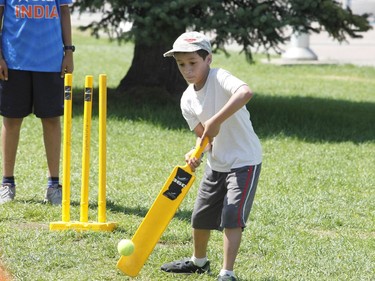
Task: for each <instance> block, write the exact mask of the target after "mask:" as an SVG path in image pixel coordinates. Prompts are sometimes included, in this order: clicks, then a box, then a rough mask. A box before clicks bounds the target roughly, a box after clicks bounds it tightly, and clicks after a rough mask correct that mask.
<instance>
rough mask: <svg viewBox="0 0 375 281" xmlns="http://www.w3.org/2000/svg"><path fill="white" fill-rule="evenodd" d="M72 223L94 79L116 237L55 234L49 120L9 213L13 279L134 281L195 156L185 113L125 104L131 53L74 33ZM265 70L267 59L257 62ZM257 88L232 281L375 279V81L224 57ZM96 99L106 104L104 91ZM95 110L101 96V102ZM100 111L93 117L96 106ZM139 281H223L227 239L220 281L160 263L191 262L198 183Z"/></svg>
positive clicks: (30, 144)
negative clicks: (157, 213) (144, 249)
mask: <svg viewBox="0 0 375 281" xmlns="http://www.w3.org/2000/svg"><path fill="white" fill-rule="evenodd" d="M74 38H75V40H74V41H75V44H76V47H77V51H76V53H75V74H74V85H75V87H74V90H73V95H74V97H75V101H74V113H73V129H72V130H73V140H72V169H71V175H72V177H71V186H72V190H71V193H72V207H71V219H72V220H79V200H80V184H81V150H82V126H83V124H82V115H83V114H82V109H83V106H82V103H81V100H82V93H83V85H84V76H85V75H86V74H92V75H94V79H95V87H97V82H98V75H99V74H100V73H106V74H107V75H108V86H109V97H108V118H107V148H108V151H107V219H108V221H114V222H117V223H118V227H117V229H116V230H115V231H114V232H111V233H101V232H99V233H98V232H75V231H63V232H51V231H49V229H48V227H49V223H50V222H53V221H59V220H61V208H60V207H55V206H50V205H43V204H42V203H41V202H42V199H43V196H44V186H45V182H46V163H45V154H44V148H43V144H42V132H41V125H40V121H39V120H37V118H35V117H33V116H30V117H28V118H26V119H25V120H24V124H23V127H22V131H21V140H20V144H19V150H18V155H17V165H16V179H17V185H18V189H17V197H16V200H15V201H14V202H11V203H9V204H6V205H2V206H0V258H1V261H2V264H3V266H4V267H5V268H6V269H7V270H8V271H9V272H10V273H11V274H12V276H13V279H14V280H130V278H127V277H125V276H124V275H122V274H121V273H120V272H119V271H118V270H117V269H116V262H117V260H118V258H119V255H118V253H117V249H116V246H117V243H118V241H119V240H120V239H122V238H131V237H132V235H133V234H134V232H135V230H136V229H137V227H138V225H139V224H140V223H141V221H142V218H143V217H144V215H145V214H146V212H147V210H148V208H149V207H150V205H151V203H152V202H153V200H154V199H155V197H156V195H157V194H158V192H159V190H160V188H161V187H162V185H163V183H164V181H165V180H166V178H167V176H168V175H169V173H170V172H171V170H172V168H173V167H174V166H175V165H177V164H183V162H184V161H183V156H184V154H185V152H186V151H188V150H189V149H190V147H191V146H192V145H193V144H194V136H193V134H192V133H191V132H190V131H189V130H188V127H187V125H186V124H185V121H184V120H183V118H182V117H181V114H180V110H179V107H178V104H176V105H173V104H170V105H165V106H160V105H156V104H155V105H153V104H149V105H146V104H145V105H141V104H136V103H132V102H130V101H129V100H128V99H127V98H124V97H123V96H119V95H117V94H115V91H114V88H115V87H116V86H117V85H118V83H119V81H120V80H121V78H122V77H123V76H124V75H125V73H126V71H127V69H128V67H129V66H130V63H131V60H132V55H133V50H132V48H133V46H132V45H131V44H126V45H118V44H117V43H115V42H112V43H109V42H108V41H107V40H104V39H102V40H96V39H93V38H90V37H88V36H87V35H85V34H83V33H78V32H76V33H75V34H74ZM257 59H260V57H257ZM213 67H222V68H225V69H227V70H229V71H231V72H232V73H234V74H236V75H237V76H239V77H240V78H242V79H243V80H245V81H247V82H248V83H249V85H250V87H251V88H252V89H253V90H254V92H255V96H254V98H253V100H252V101H251V102H250V103H249V105H248V107H249V109H250V112H251V119H252V121H253V125H254V128H255V130H256V132H257V133H258V135H259V137H260V139H261V142H262V145H263V153H264V161H263V167H262V173H261V178H260V182H259V186H258V192H257V195H256V198H255V202H254V206H253V210H252V213H251V216H250V219H249V222H248V227H247V229H246V230H245V232H244V235H243V243H242V245H241V248H240V252H239V256H238V259H237V264H236V268H235V271H236V273H237V275H238V277H239V278H240V280H263V281H264V280H275V281H276V280H373V278H374V272H375V265H374V260H375V204H374V202H375V191H374V190H375V180H374V179H375V125H374V124H375V92H374V88H375V68H371V67H355V66H351V65H343V66H335V65H321V66H318V65H314V66H276V65H268V64H267V65H266V64H262V63H260V62H258V63H256V64H254V65H249V64H247V63H246V62H245V60H244V57H243V56H242V55H238V54H232V55H231V56H230V57H229V58H227V57H225V56H224V55H223V54H217V55H215V56H214V63H213ZM96 93H97V91H96ZM95 98H96V97H94V99H95ZM94 106H95V105H94ZM97 127H98V116H97V110H96V109H94V117H93V122H92V136H91V174H90V209H89V216H90V219H91V220H94V221H96V220H97V218H96V216H97V215H96V211H97V206H96V204H97V186H98V183H97V182H98V168H97V166H98V132H97ZM202 170H203V169H200V170H199V171H198V172H197V181H196V183H195V184H194V185H193V187H192V189H191V190H190V192H189V194H188V195H187V197H186V198H185V200H184V201H183V202H182V204H181V207H180V208H179V211H178V212H177V213H176V215H175V218H174V219H173V220H172V222H171V224H170V225H169V227H168V228H167V230H166V231H165V233H164V234H163V236H162V237H161V240H160V243H158V245H157V246H156V248H155V250H154V251H153V253H152V254H151V256H150V258H149V260H148V261H147V263H146V265H145V266H144V268H143V269H142V271H141V273H140V275H139V276H138V277H137V278H135V279H134V280H216V275H217V274H218V272H219V270H220V266H221V261H222V234H221V233H219V232H213V233H212V239H211V241H210V244H209V253H208V254H209V258H210V260H211V269H212V271H213V274H214V275H213V276H205V275H204V276H196V275H193V276H176V275H168V274H164V273H162V272H161V271H160V270H159V267H160V265H161V264H163V263H164V262H167V261H171V260H174V259H179V258H181V257H187V256H190V255H191V253H192V239H191V228H190V215H191V210H192V206H193V203H194V199H195V195H196V192H197V187H198V183H199V179H200V178H201V175H202V174H201V173H202Z"/></svg>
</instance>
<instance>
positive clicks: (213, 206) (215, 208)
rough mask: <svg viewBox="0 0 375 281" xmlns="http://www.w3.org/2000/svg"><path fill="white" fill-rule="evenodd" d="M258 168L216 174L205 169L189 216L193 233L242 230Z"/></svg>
mask: <svg viewBox="0 0 375 281" xmlns="http://www.w3.org/2000/svg"><path fill="white" fill-rule="evenodd" d="M260 170H261V164H259V165H255V166H246V167H242V168H238V169H233V170H231V171H230V172H228V173H222V172H216V171H213V170H211V168H210V167H208V166H206V170H205V172H204V177H203V179H202V181H201V184H200V187H199V191H198V196H197V199H196V201H195V205H194V210H193V214H192V227H193V228H195V229H217V230H222V229H224V228H237V227H241V228H245V227H246V221H247V219H248V218H249V214H250V210H251V207H252V205H253V201H254V197H255V192H256V189H257V185H258V179H259V174H260Z"/></svg>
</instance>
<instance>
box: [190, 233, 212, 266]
mask: <svg viewBox="0 0 375 281" xmlns="http://www.w3.org/2000/svg"><path fill="white" fill-rule="evenodd" d="M210 233H211V231H210V230H207V229H195V228H194V229H193V242H194V257H196V258H198V259H201V258H205V257H207V245H208V240H209V239H210Z"/></svg>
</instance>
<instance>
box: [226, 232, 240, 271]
mask: <svg viewBox="0 0 375 281" xmlns="http://www.w3.org/2000/svg"><path fill="white" fill-rule="evenodd" d="M241 237H242V228H241V227H238V228H225V229H224V235H223V240H224V259H223V269H225V270H230V271H233V267H234V262H235V260H236V257H237V253H238V249H239V247H240V243H241Z"/></svg>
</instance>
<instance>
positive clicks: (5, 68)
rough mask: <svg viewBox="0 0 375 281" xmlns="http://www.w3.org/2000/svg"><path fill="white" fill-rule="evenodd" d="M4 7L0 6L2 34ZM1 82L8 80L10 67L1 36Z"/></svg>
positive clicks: (1, 28) (1, 29)
mask: <svg viewBox="0 0 375 281" xmlns="http://www.w3.org/2000/svg"><path fill="white" fill-rule="evenodd" d="M3 15H4V6H0V33H1V32H2V31H3ZM0 80H8V66H7V64H6V62H5V60H4V58H3V51H2V38H1V36H0Z"/></svg>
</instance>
